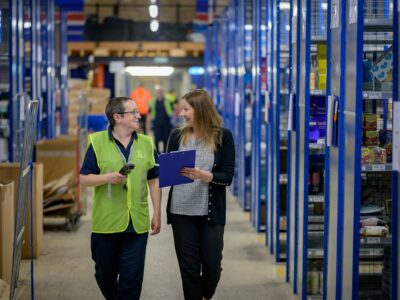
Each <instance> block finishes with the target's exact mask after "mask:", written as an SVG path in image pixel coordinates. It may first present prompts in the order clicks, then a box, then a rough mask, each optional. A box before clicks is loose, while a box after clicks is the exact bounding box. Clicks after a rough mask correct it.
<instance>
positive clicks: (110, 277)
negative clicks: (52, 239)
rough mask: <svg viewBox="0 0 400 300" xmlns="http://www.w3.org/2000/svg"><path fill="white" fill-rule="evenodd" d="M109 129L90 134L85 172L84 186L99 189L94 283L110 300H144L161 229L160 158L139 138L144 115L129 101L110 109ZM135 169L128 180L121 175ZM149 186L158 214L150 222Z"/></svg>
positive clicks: (149, 143) (95, 197) (117, 101)
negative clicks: (150, 245) (148, 257)
mask: <svg viewBox="0 0 400 300" xmlns="http://www.w3.org/2000/svg"><path fill="white" fill-rule="evenodd" d="M106 115H107V118H108V121H109V123H110V124H109V128H108V130H104V131H100V132H96V133H93V134H91V135H89V145H88V148H87V151H86V155H85V158H84V162H83V165H82V167H81V170H80V174H81V175H80V181H81V183H82V184H83V185H86V186H92V187H94V192H93V211H92V236H91V250H92V259H93V260H94V262H95V278H96V281H97V284H98V286H99V288H100V290H101V292H102V294H103V296H104V297H105V298H106V299H118V300H121V299H129V300H132V299H136V300H137V299H139V298H140V293H141V290H142V281H143V272H144V262H145V254H146V246H147V239H148V232H149V230H150V228H151V229H152V232H151V235H155V234H158V233H159V232H160V228H161V211H160V205H161V190H160V189H159V183H158V167H157V166H156V163H157V161H158V156H157V154H156V152H155V150H154V146H153V142H152V139H151V138H150V137H148V136H145V135H142V134H139V133H137V131H138V129H139V119H140V114H139V112H138V110H137V105H136V103H135V102H134V101H131V99H130V98H127V97H118V98H113V99H111V100H110V101H109V102H108V103H107V106H106ZM127 163H131V164H134V169H133V170H132V171H131V172H130V173H129V174H127V175H126V176H124V175H122V174H120V173H119V170H120V169H121V168H122V167H123V166H124V165H126V164H127ZM148 187H149V191H150V195H151V200H152V202H153V208H154V213H153V217H152V219H151V223H150V220H149V207H148V199H147V198H148Z"/></svg>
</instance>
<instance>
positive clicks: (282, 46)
mask: <svg viewBox="0 0 400 300" xmlns="http://www.w3.org/2000/svg"><path fill="white" fill-rule="evenodd" d="M281 3H282V2H281V1H280V0H276V1H275V2H273V3H272V7H271V9H272V14H273V15H272V16H273V18H272V19H273V20H277V21H276V22H273V24H272V32H273V49H274V51H273V65H272V68H271V72H270V73H271V74H270V76H272V80H273V83H274V89H273V91H274V92H273V95H272V114H273V117H272V118H271V119H272V120H271V121H272V122H273V123H272V124H273V144H272V145H271V147H272V149H273V151H272V157H271V158H270V160H269V161H270V162H273V163H272V167H273V172H272V174H271V176H270V177H271V185H272V187H273V193H272V196H273V198H272V203H273V204H274V208H275V209H272V216H271V217H270V220H272V225H270V227H272V228H271V230H270V234H269V236H270V240H271V243H270V244H269V246H270V251H271V253H274V255H275V260H276V261H281V260H285V259H286V256H287V255H286V237H287V230H286V226H285V223H286V222H285V220H286V207H287V204H286V202H287V197H286V192H285V191H286V189H287V181H288V179H287V165H286V162H287V160H286V157H287V143H288V141H287V134H286V132H287V121H288V119H287V114H288V98H289V95H288V94H289V93H288V88H289V79H290V78H289V74H290V67H289V55H288V49H289V30H290V28H289V18H290V6H289V7H288V6H285V5H288V4H289V5H290V3H289V2H283V3H284V4H283V5H282V6H281ZM281 7H282V8H281ZM281 225H282V226H281Z"/></svg>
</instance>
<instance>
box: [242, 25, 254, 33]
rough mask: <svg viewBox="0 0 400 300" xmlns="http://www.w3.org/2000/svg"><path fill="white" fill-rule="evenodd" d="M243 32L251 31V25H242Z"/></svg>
mask: <svg viewBox="0 0 400 300" xmlns="http://www.w3.org/2000/svg"><path fill="white" fill-rule="evenodd" d="M244 30H248V31H250V30H253V25H251V24H246V25H244Z"/></svg>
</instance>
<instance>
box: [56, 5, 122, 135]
mask: <svg viewBox="0 0 400 300" xmlns="http://www.w3.org/2000/svg"><path fill="white" fill-rule="evenodd" d="M59 11H60V26H59V30H60V31H59V39H60V49H59V57H60V61H59V63H60V96H61V103H60V104H61V107H60V123H61V124H60V127H61V134H67V133H68V50H67V34H65V33H66V32H67V12H66V11H65V9H63V8H60V9H59ZM127 95H129V93H128V94H127Z"/></svg>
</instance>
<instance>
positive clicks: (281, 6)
mask: <svg viewBox="0 0 400 300" xmlns="http://www.w3.org/2000/svg"><path fill="white" fill-rule="evenodd" d="M279 9H280V10H289V9H290V2H280V3H279Z"/></svg>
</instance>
